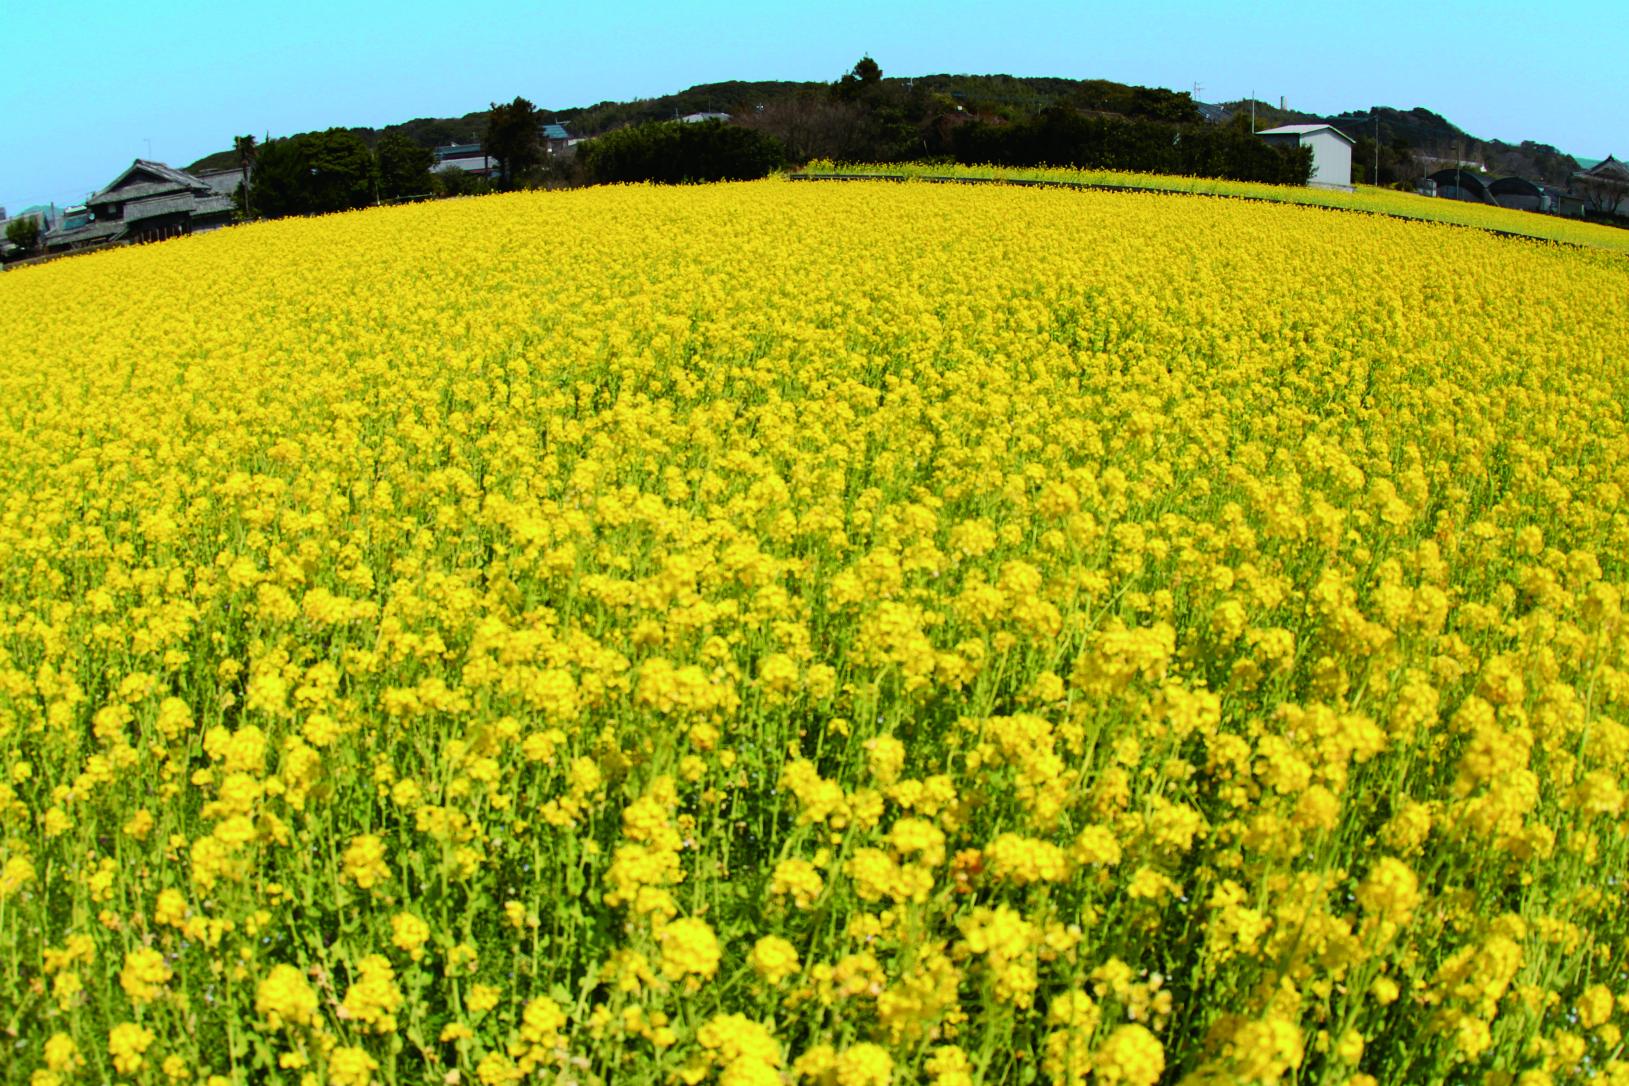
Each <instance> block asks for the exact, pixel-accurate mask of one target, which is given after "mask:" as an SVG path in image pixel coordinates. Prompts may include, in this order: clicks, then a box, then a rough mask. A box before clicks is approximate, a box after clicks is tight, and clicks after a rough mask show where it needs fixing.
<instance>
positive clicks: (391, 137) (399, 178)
mask: <svg viewBox="0 0 1629 1086" xmlns="http://www.w3.org/2000/svg"><path fill="white" fill-rule="evenodd" d="M373 153H374V157H375V158H376V159H377V160H378V165H379V196H380V197H381V198H382V199H385V200H396V199H400V198H401V197H403V196H423V195H425V194H427V193H428V192H429V191H430V166H431V165H432V164H433V163H434V162H435V154H434V153H433V152H431V151H429V150H427V149H426V148H423V147H420V146H419V145H418V144H417V143H415V142H414V141H413V140H411V139H409V138H408V137H407V136H404V135H402V134H401V133H400V132H387V133H385V135H383V136H382V137H380V139H379V145H378V146H377V147H375V148H374V152H373Z"/></svg>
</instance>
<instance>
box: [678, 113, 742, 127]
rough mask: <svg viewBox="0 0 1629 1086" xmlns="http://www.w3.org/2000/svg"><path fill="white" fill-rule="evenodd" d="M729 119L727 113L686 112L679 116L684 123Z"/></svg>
mask: <svg viewBox="0 0 1629 1086" xmlns="http://www.w3.org/2000/svg"><path fill="white" fill-rule="evenodd" d="M729 119H730V115H729V114H728V113H686V114H685V115H684V116H683V117H680V118H679V120H681V121H683V122H684V123H685V124H700V123H701V122H703V121H728V120H729Z"/></svg>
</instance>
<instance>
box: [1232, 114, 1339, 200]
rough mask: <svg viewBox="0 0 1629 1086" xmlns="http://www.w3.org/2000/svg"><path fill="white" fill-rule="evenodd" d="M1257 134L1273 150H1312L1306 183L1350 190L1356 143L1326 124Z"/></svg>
mask: <svg viewBox="0 0 1629 1086" xmlns="http://www.w3.org/2000/svg"><path fill="white" fill-rule="evenodd" d="M1256 135H1258V136H1260V137H1261V138H1262V139H1264V140H1266V141H1267V142H1268V143H1270V144H1272V145H1274V146H1276V147H1310V148H1312V176H1311V177H1309V178H1308V179H1307V184H1309V185H1312V186H1313V187H1315V188H1321V189H1339V190H1341V191H1343V192H1351V191H1352V148H1353V147H1354V146H1356V141H1355V140H1353V139H1352V137H1351V136H1348V135H1347V134H1346V133H1345V132H1342V131H1341V130H1340V129H1338V128H1335V127H1334V126H1333V125H1327V124H1286V125H1281V126H1280V127H1278V128H1269V129H1266V130H1265V131H1262V132H1257V133H1256Z"/></svg>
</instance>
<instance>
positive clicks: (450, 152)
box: [431, 143, 498, 177]
mask: <svg viewBox="0 0 1629 1086" xmlns="http://www.w3.org/2000/svg"><path fill="white" fill-rule="evenodd" d="M435 156H436V161H435V165H434V166H432V167H431V169H432V170H434V171H435V172H436V173H447V172H449V171H451V170H461V171H463V172H464V173H468V174H474V175H475V176H476V177H495V176H497V173H498V160H497V159H495V158H493V157H492V156H491V155H489V154H487V153H486V151H484V150H483V149H482V148H481V145H480V144H479V143H453V144H448V145H447V146H446V147H437V148H436V149H435Z"/></svg>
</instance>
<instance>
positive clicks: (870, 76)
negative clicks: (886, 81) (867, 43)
mask: <svg viewBox="0 0 1629 1086" xmlns="http://www.w3.org/2000/svg"><path fill="white" fill-rule="evenodd" d="M881 86H882V68H881V67H880V66H879V65H878V64H877V62H876V61H874V60H872V59H871V58H870V57H861V58H860V59H859V60H857V61H855V62H854V67H853V68H851V69H850V70H849V71H848V72H847V73H845V74H844V76H843V78H841V79H839V80H838V81H837V87H836V92H837V97H839V98H842V99H845V100H848V101H853V100H855V99H858V98H866V97H871V96H872V95H874V94H875V92H876V91H877V89H878V88H880V87H881Z"/></svg>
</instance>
